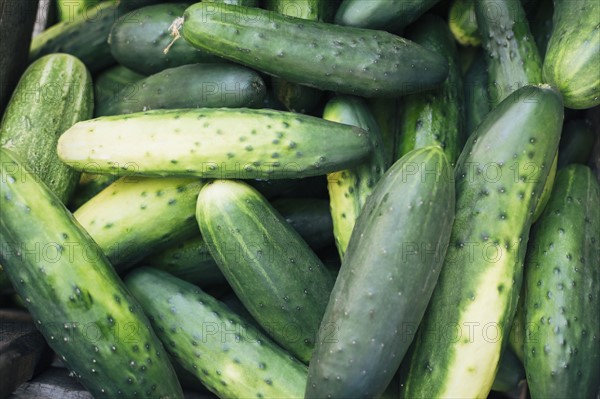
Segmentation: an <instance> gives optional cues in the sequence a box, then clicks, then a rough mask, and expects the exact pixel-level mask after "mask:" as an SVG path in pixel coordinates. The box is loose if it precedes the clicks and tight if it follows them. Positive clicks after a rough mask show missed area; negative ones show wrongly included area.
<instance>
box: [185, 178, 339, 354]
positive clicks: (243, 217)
mask: <svg viewBox="0 0 600 399" xmlns="http://www.w3.org/2000/svg"><path fill="white" fill-rule="evenodd" d="M196 218H197V220H198V224H199V226H200V231H201V232H202V237H203V238H204V240H205V241H206V242H207V243H208V245H209V250H210V252H211V254H212V256H213V258H214V259H215V260H216V262H217V264H218V265H219V268H220V269H221V272H223V275H225V278H227V281H229V284H230V285H231V287H232V288H233V290H234V291H235V293H236V295H237V296H238V298H240V300H241V301H242V302H243V303H244V305H245V306H246V308H247V309H248V311H249V312H250V313H251V314H252V316H253V317H254V318H255V319H256V320H257V321H258V322H259V323H260V325H261V326H262V327H263V328H264V329H265V330H266V331H267V332H268V333H269V334H270V335H271V336H272V337H273V338H274V339H275V341H276V342H278V343H279V344H280V345H281V346H283V347H284V348H286V349H288V350H289V351H290V352H291V353H293V354H294V355H295V356H296V357H298V359H300V360H302V361H304V362H308V360H309V359H310V356H311V354H312V350H313V346H314V342H315V334H316V331H317V329H318V328H319V323H320V321H321V317H322V316H323V312H324V311H325V306H326V305H327V300H328V298H329V293H330V292H331V287H332V286H333V279H332V278H331V276H330V275H329V272H328V271H327V269H326V268H325V266H323V264H322V263H321V261H320V260H319V258H317V256H316V255H315V254H314V252H312V250H311V249H310V248H309V247H308V245H307V244H306V243H305V242H304V240H303V239H302V237H300V235H299V234H298V233H297V232H296V231H294V229H293V228H292V227H291V226H290V225H289V224H288V223H287V222H286V221H285V219H284V218H283V217H282V216H281V215H280V214H279V213H278V212H277V211H275V210H274V209H273V207H272V206H271V205H270V204H269V203H268V202H267V201H266V200H265V199H264V198H263V197H262V196H261V195H260V194H259V193H258V192H257V191H256V190H254V189H253V188H252V187H250V186H248V185H246V184H245V183H241V182H235V181H227V180H220V181H216V182H213V183H210V184H207V185H206V186H205V187H204V188H203V189H202V190H201V191H200V195H199V196H198V204H197V211H196Z"/></svg>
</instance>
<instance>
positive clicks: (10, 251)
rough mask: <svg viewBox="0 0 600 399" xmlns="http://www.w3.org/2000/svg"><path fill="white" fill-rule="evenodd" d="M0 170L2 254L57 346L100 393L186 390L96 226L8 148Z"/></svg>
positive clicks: (172, 394)
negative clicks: (96, 237)
mask: <svg viewBox="0 0 600 399" xmlns="http://www.w3.org/2000/svg"><path fill="white" fill-rule="evenodd" d="M0 170H1V173H2V176H1V179H0V190H1V192H2V196H0V207H1V208H2V218H0V242H1V244H2V247H1V250H0V262H2V264H3V265H4V267H5V272H6V273H8V276H9V278H10V280H11V282H12V283H13V286H14V287H15V289H16V291H17V293H18V294H19V295H20V296H21V297H22V298H24V300H25V305H26V306H27V309H28V310H29V312H30V313H31V315H32V316H33V319H34V320H35V323H36V327H37V328H38V329H39V330H40V331H41V332H42V334H43V335H44V337H45V339H46V341H47V342H48V344H49V345H50V347H51V348H52V349H53V350H54V351H56V353H58V354H59V356H61V358H62V359H63V361H64V362H65V363H66V364H67V365H68V367H69V368H70V369H71V370H72V371H73V373H74V375H75V376H76V377H77V378H78V380H79V381H80V382H81V383H82V384H83V385H84V386H85V387H86V388H87V389H88V390H89V391H90V393H91V394H92V395H93V396H94V397H97V398H104V397H107V398H115V397H119V396H123V397H134V396H144V397H153V398H183V394H182V392H181V387H180V386H179V383H178V382H177V378H176V377H175V373H174V371H173V368H172V366H171V364H170V363H169V362H168V360H167V358H166V354H165V353H164V349H163V346H162V344H161V343H160V341H159V340H158V338H157V337H156V335H155V334H154V332H153V331H152V329H151V328H150V323H149V321H148V319H147V318H146V316H144V314H143V312H142V310H141V308H140V306H139V304H138V303H137V301H135V299H134V298H133V297H132V296H131V294H130V293H129V292H128V291H127V289H126V288H125V286H124V284H123V283H122V281H121V280H119V278H118V276H117V275H116V273H115V272H114V270H113V269H112V267H111V265H110V263H109V262H108V259H106V257H104V255H103V254H102V252H101V250H100V248H98V246H97V245H96V244H95V243H94V241H93V239H92V238H91V237H90V236H89V234H87V233H86V232H85V230H84V229H83V228H82V227H81V226H80V225H79V224H78V223H77V222H76V221H75V219H74V218H73V217H72V215H71V214H70V212H69V211H68V210H67V209H66V208H65V207H64V205H63V204H62V203H61V202H60V200H59V199H58V198H57V197H56V196H55V195H54V194H53V193H52V192H51V191H49V190H48V189H47V187H46V186H45V185H44V184H43V183H42V182H40V181H38V180H37V179H36V177H35V175H34V174H33V173H32V172H30V171H28V170H27V169H26V168H25V167H24V166H23V165H21V164H20V163H19V161H17V158H15V157H14V156H13V155H12V154H10V153H9V152H8V151H7V150H6V149H4V148H1V149H0ZM48 248H52V249H51V250H49V249H48Z"/></svg>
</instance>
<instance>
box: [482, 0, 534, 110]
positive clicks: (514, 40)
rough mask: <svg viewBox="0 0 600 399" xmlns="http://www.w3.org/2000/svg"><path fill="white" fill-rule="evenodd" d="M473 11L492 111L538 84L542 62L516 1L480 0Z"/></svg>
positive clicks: (527, 23)
mask: <svg viewBox="0 0 600 399" xmlns="http://www.w3.org/2000/svg"><path fill="white" fill-rule="evenodd" d="M475 11H476V13H477V24H478V26H479V33H480V35H481V40H482V44H483V48H484V49H485V56H486V60H487V66H488V87H489V89H488V90H489V96H490V100H491V104H492V108H493V107H495V106H497V105H498V104H500V102H501V101H502V100H504V99H505V98H506V97H507V96H508V95H509V94H510V93H512V92H513V91H515V90H517V89H518V88H520V87H522V86H526V85H534V84H539V83H542V59H541V57H540V54H539V52H538V49H537V46H536V44H535V40H534V39H533V36H532V35H531V32H530V30H529V22H528V21H527V17H526V15H525V11H524V10H523V6H522V5H521V2H520V1H519V0H481V1H477V3H476V6H475Z"/></svg>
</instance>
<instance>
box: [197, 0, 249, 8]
mask: <svg viewBox="0 0 600 399" xmlns="http://www.w3.org/2000/svg"><path fill="white" fill-rule="evenodd" d="M201 1H203V2H205V3H219V4H232V5H235V6H243V7H258V6H259V0H201Z"/></svg>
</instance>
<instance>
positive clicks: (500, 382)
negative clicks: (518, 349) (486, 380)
mask: <svg viewBox="0 0 600 399" xmlns="http://www.w3.org/2000/svg"><path fill="white" fill-rule="evenodd" d="M524 379H525V370H524V369H523V364H522V363H521V361H520V360H519V358H518V357H517V356H516V355H515V353H514V352H513V351H512V349H511V348H509V347H507V348H505V349H504V351H503V352H502V356H501V357H500V364H499V366H498V373H497V374H496V378H494V383H493V384H492V391H496V392H505V393H511V392H515V391H517V390H518V387H519V384H520V383H521V381H523V380H524Z"/></svg>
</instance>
